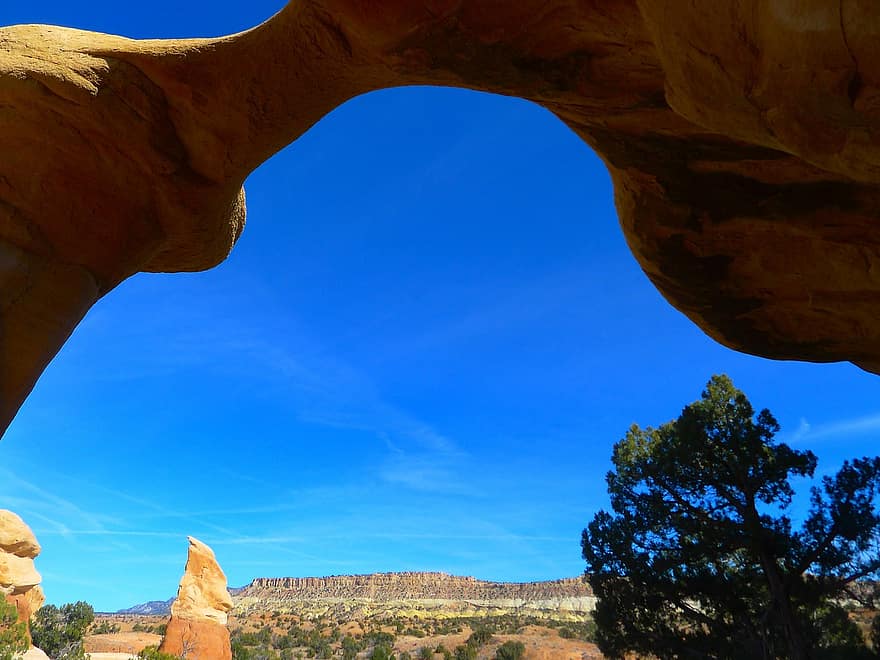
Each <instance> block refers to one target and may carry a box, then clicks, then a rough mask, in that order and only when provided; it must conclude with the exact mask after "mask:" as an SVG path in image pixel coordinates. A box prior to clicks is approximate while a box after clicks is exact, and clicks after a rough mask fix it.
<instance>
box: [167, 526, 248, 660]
mask: <svg viewBox="0 0 880 660" xmlns="http://www.w3.org/2000/svg"><path fill="white" fill-rule="evenodd" d="M231 609H232V596H230V595H229V591H228V590H227V588H226V575H224V573H223V571H222V569H221V568H220V566H219V564H218V563H217V559H216V557H215V556H214V551H213V550H211V548H209V547H208V546H207V545H205V544H204V543H202V542H201V541H199V540H197V539H194V538H192V537H190V538H189V556H188V558H187V561H186V569H185V570H184V574H183V578H182V579H181V580H180V588H179V589H178V592H177V598H176V599H175V601H174V603H173V604H172V605H171V619H170V620H169V622H168V627H167V629H166V631H165V639H163V640H162V645H161V646H160V647H159V650H160V651H164V652H165V653H170V654H172V655H176V656H180V657H185V658H190V659H191V660H231V659H232V646H231V644H230V640H229V631H228V630H227V628H226V622H227V618H228V613H229V610H231Z"/></svg>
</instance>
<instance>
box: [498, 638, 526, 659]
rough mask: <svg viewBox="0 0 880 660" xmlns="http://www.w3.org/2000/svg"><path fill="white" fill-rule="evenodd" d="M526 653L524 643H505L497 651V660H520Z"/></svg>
mask: <svg viewBox="0 0 880 660" xmlns="http://www.w3.org/2000/svg"><path fill="white" fill-rule="evenodd" d="M525 652H526V647H525V646H524V645H523V643H522V642H512V641H510V642H504V644H502V645H501V646H499V647H498V649H497V650H496V651H495V657H496V658H497V660H520V659H521V658H522V657H523V655H524V654H525Z"/></svg>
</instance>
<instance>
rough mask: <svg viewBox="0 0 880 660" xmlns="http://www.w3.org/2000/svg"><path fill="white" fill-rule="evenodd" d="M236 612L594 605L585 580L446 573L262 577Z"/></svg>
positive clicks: (241, 596)
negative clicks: (301, 607) (307, 607)
mask: <svg viewBox="0 0 880 660" xmlns="http://www.w3.org/2000/svg"><path fill="white" fill-rule="evenodd" d="M235 601H236V611H248V610H249V609H252V608H254V607H258V606H259V607H263V608H268V609H273V608H274V609H281V610H284V609H286V608H289V607H291V606H293V605H294V604H296V603H301V604H323V605H330V604H349V605H363V604H373V605H400V606H403V607H406V608H418V607H420V606H421V607H441V606H442V607H445V608H447V609H455V608H456V606H468V607H470V608H471V609H473V608H493V607H494V608H507V609H517V608H519V609H522V608H525V609H530V610H569V611H579V612H587V611H591V610H592V609H593V607H594V605H595V598H594V597H593V595H592V591H591V590H590V587H589V585H588V584H587V582H586V581H585V580H583V579H582V578H567V579H563V580H553V581H548V582H523V583H513V582H487V581H484V580H477V579H476V578H473V577H459V576H454V575H448V574H446V573H411V572H408V573H374V574H371V575H340V576H332V577H314V578H257V579H256V580H254V581H253V582H252V583H251V584H249V585H248V586H247V587H245V588H244V589H242V590H241V591H240V592H238V593H237V594H236V596H235Z"/></svg>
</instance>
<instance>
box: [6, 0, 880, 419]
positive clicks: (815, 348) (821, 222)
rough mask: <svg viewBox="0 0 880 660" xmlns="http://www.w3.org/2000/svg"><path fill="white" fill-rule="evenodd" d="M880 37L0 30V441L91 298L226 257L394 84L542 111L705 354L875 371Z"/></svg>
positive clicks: (750, 16)
mask: <svg viewBox="0 0 880 660" xmlns="http://www.w3.org/2000/svg"><path fill="white" fill-rule="evenodd" d="M878 37H880V13H878V12H877V11H876V6H875V3H874V2H871V1H870V0H851V1H849V2H831V0H804V1H803V2H790V1H785V2H769V3H768V2H763V1H762V0H718V1H717V2H706V3H691V2H680V1H678V0H603V1H602V2H593V1H586V2H583V1H579V2H575V1H573V0H552V1H550V2H547V1H546V0H519V1H518V2H500V1H498V0H433V1H432V2H422V1H420V0H418V1H417V0H383V1H382V2H376V1H374V0H302V1H299V2H291V3H290V4H289V5H288V6H287V7H285V8H284V9H283V10H282V11H281V12H279V13H278V14H277V15H276V16H274V17H273V18H271V19H270V20H268V21H267V22H266V23H264V24H263V25H260V26H258V27H256V28H255V29H253V30H250V31H248V32H244V33H241V34H237V35H233V36H230V37H225V38H219V39H192V40H177V41H131V40H128V39H123V38H119V37H113V36H107V35H102V34H94V33H89V32H82V31H77V30H70V29H64V28H54V27H46V26H14V27H7V28H3V29H0V101H2V107H3V111H2V113H0V155H2V158H0V338H2V341H0V429H3V428H5V427H6V426H7V425H8V424H9V422H10V420H11V419H12V417H13V416H14V414H15V412H16V411H17V409H18V407H19V406H20V405H21V402H22V400H23V399H24V397H25V396H26V395H27V393H28V392H29V391H30V389H31V388H32V387H33V385H34V383H35V381H36V379H37V378H38V377H39V375H40V373H41V372H42V370H43V369H44V368H45V366H46V364H47V363H48V362H49V360H51V359H52V357H53V356H54V355H55V353H56V352H57V351H58V349H59V348H60V346H61V345H62V344H63V343H64V341H65V340H66V338H67V337H68V336H69V334H70V333H71V332H72V331H73V329H74V327H75V326H76V325H77V323H78V322H79V321H80V319H81V318H82V317H83V315H84V314H85V313H86V312H87V311H88V309H89V307H90V306H91V305H92V304H94V302H95V301H96V300H97V299H98V298H100V297H101V296H102V295H104V294H105V293H107V292H108V291H109V290H110V289H112V288H113V287H114V286H116V285H117V284H119V283H120V282H121V281H123V280H124V279H125V278H127V277H129V276H131V275H132V274H134V273H136V272H138V271H192V270H200V269H205V268H210V267H211V266H213V265H215V264H217V263H218V262H219V261H221V260H222V259H223V258H225V256H226V255H227V254H228V252H229V250H230V249H231V248H232V246H233V244H234V243H235V241H236V240H237V238H238V236H239V235H240V233H241V231H242V228H243V226H244V219H245V206H244V196H243V193H242V190H241V185H242V182H243V181H244V179H245V177H246V176H247V174H248V173H249V172H250V171H251V170H252V169H253V168H254V167H256V166H257V165H258V164H259V163H260V162H262V161H263V160H265V159H266V158H267V157H268V156H269V155H271V154H272V153H274V152H275V151H277V150H278V149H280V148H282V147H283V146H285V145H286V144H288V143H290V142H291V141H293V140H295V139H296V138H297V137H298V136H299V135H301V134H302V133H303V132H305V131H306V130H307V129H308V128H309V127H310V126H311V125H312V124H314V123H315V122H316V121H317V120H318V119H320V118H321V117H322V116H323V115H325V114H327V113H328V112H329V111H331V110H332V109H333V108H335V107H336V106H338V105H339V104H341V103H342V102H344V101H345V100H347V99H349V98H351V97H353V96H356V95H358V94H362V93H365V92H368V91H370V90H375V89H380V88H384V87H391V86H400V85H413V84H436V85H451V86H459V87H467V88H471V89H478V90H486V91H490V92H496V93H500V94H506V95H513V96H520V97H523V98H526V99H530V100H532V101H534V102H536V103H539V104H541V105H543V106H544V107H546V108H548V109H549V110H550V111H552V112H554V113H555V114H556V115H557V116H558V117H559V118H560V119H561V120H562V121H564V122H565V123H566V124H568V125H569V126H570V127H571V128H572V129H573V130H574V131H575V132H576V133H577V134H578V135H579V136H580V137H581V138H582V139H583V140H584V141H585V142H586V143H588V144H589V145H591V146H592V147H593V148H594V149H595V150H596V151H597V152H598V153H599V154H600V155H601V156H602V158H603V159H604V161H605V163H606V164H607V166H608V168H609V170H610V172H611V176H612V179H613V181H614V185H615V199H616V204H617V209H618V213H619V217H620V223H621V225H622V227H623V230H624V232H625V234H626V238H627V240H628V242H629V245H630V247H631V249H632V251H633V253H634V255H635V256H636V258H637V259H638V260H639V263H640V264H641V266H642V268H643V269H644V271H645V272H646V273H647V275H648V276H649V277H650V279H651V280H652V281H653V282H654V284H655V285H656V286H657V287H658V289H659V290H660V291H661V292H662V293H663V295H664V296H665V297H666V298H667V300H669V302H670V303H672V304H673V305H674V306H675V307H677V308H678V309H679V310H681V311H682V312H684V313H685V314H687V315H688V316H689V317H690V318H691V319H692V320H693V321H694V322H695V323H697V324H698V325H699V326H700V327H701V328H702V329H703V330H704V331H705V332H707V333H708V334H709V335H711V336H712V337H714V338H715V339H717V340H718V341H720V342H722V343H724V344H725V345H727V346H730V347H732V348H735V349H738V350H741V351H745V352H749V353H753V354H757V355H762V356H766V357H771V358H778V359H799V360H812V361H838V360H848V361H852V362H855V363H856V364H858V365H860V366H862V367H864V368H865V369H868V370H871V371H874V372H880V321H878V319H880V314H878V309H880V232H878V230H877V217H878V215H880V188H878V183H880V140H878V136H880V39H878ZM341 192H342V193H343V194H344V190H342V191H341Z"/></svg>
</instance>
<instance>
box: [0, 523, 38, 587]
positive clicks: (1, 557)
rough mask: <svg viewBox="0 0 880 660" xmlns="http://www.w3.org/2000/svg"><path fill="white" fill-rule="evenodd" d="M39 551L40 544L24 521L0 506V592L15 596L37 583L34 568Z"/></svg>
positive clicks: (36, 574)
mask: <svg viewBox="0 0 880 660" xmlns="http://www.w3.org/2000/svg"><path fill="white" fill-rule="evenodd" d="M39 553H40V544H39V543H37V539H36V537H34V533H33V532H32V531H31V530H30V528H29V527H28V526H27V525H26V524H25V523H24V521H23V520H22V519H21V518H20V517H19V516H17V515H16V514H14V513H12V511H6V510H3V509H0V591H2V592H3V593H5V594H8V595H11V596H17V595H21V594H24V593H26V592H27V591H28V590H30V589H32V588H34V587H35V586H37V585H38V584H40V581H41V578H40V574H39V573H37V569H36V568H35V567H34V557H36V556H37V555H38V554H39ZM32 598H33V597H32Z"/></svg>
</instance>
